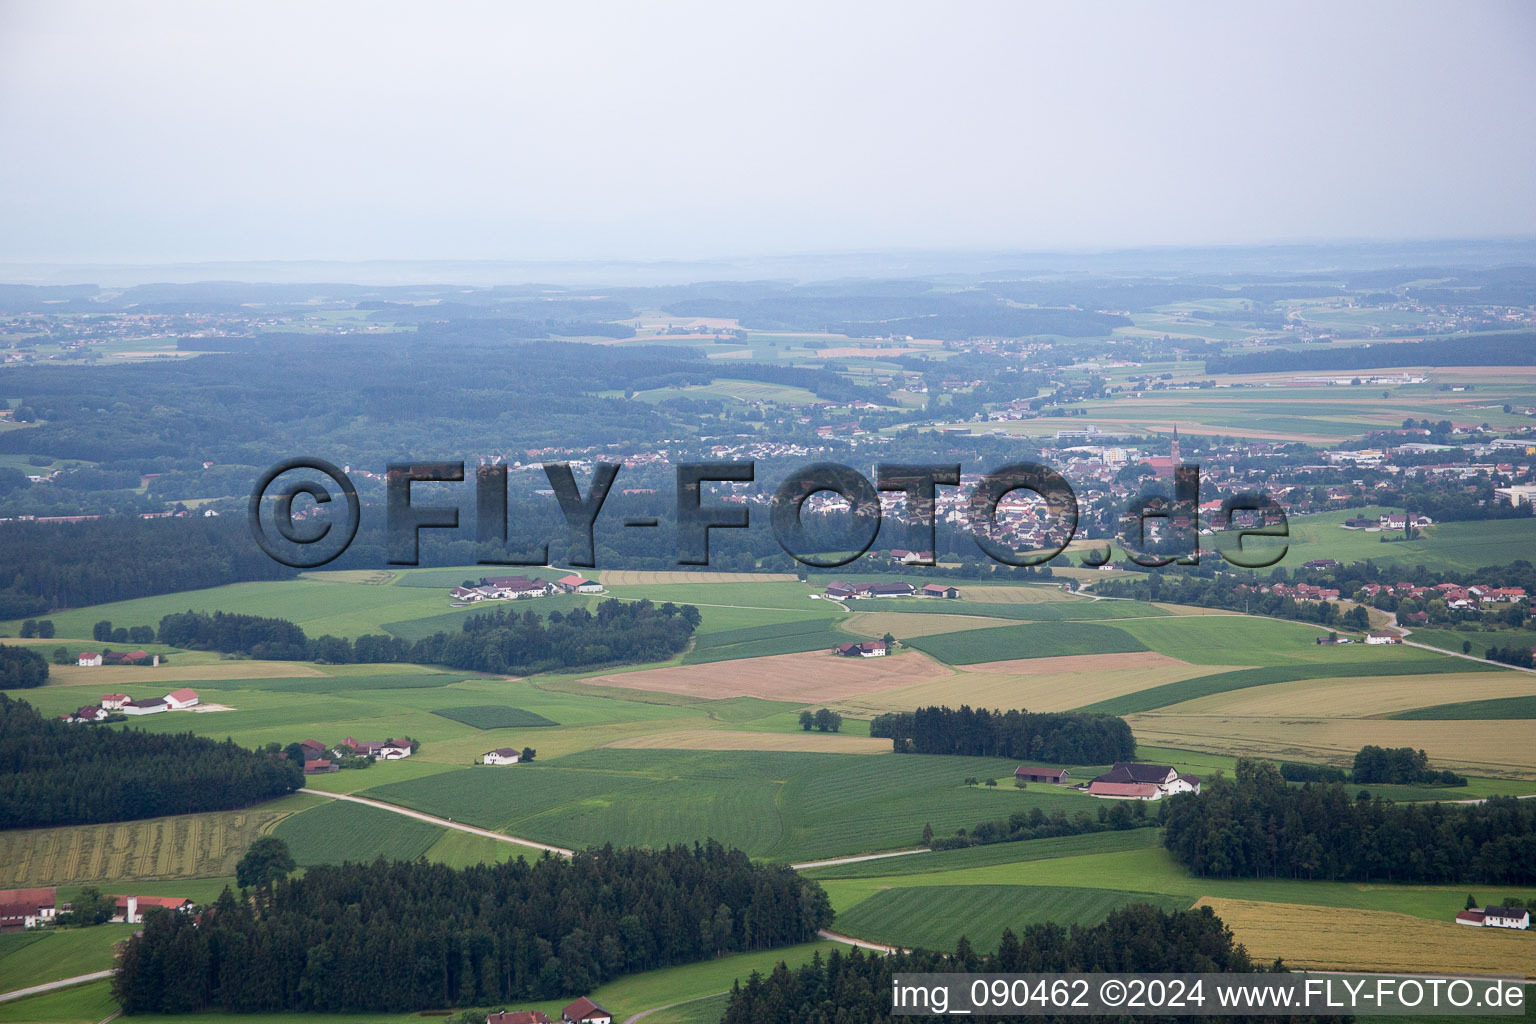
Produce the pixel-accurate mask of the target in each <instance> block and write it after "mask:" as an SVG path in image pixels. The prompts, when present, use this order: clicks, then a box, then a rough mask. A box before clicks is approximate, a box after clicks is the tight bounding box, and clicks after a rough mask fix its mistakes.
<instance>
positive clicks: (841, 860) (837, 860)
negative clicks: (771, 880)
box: [790, 846, 933, 871]
mask: <svg viewBox="0 0 1536 1024" xmlns="http://www.w3.org/2000/svg"><path fill="white" fill-rule="evenodd" d="M932 852H933V851H932V850H930V849H928V848H927V847H926V846H925V847H922V848H921V849H918V850H897V851H895V852H894V853H861V854H859V855H858V856H856V857H833V858H832V859H831V860H808V861H805V862H804V863H802V864H791V865H790V867H792V868H794V869H795V870H796V871H804V870H805V869H807V868H830V867H832V866H833V865H835V864H857V863H858V862H859V861H861V860H884V859H885V858H886V857H910V856H912V854H914V853H932Z"/></svg>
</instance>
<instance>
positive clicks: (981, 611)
mask: <svg viewBox="0 0 1536 1024" xmlns="http://www.w3.org/2000/svg"><path fill="white" fill-rule="evenodd" d="M978 589H982V590H995V591H1000V592H1001V591H1010V590H1024V588H1022V587H983V588H978ZM1025 592H1026V593H1027V591H1025ZM848 607H849V608H850V609H851V610H852V611H854V612H855V613H858V612H900V613H902V614H903V615H912V614H918V615H922V616H924V617H925V618H926V617H929V616H939V615H953V616H965V615H975V616H982V617H985V618H993V619H1019V620H1023V621H1026V622H1060V621H1072V620H1079V619H1087V620H1093V619H1134V618H1141V617H1144V616H1148V615H1163V614H1166V613H1165V612H1163V611H1161V610H1159V609H1157V608H1155V607H1153V606H1151V605H1146V604H1142V603H1140V602H1136V601H1086V600H1084V601H1077V600H1073V601H1019V602H1008V601H1002V600H997V601H982V600H974V599H970V598H969V596H967V599H966V600H964V601H939V600H934V599H931V598H927V599H925V598H911V597H891V598H881V597H867V598H863V599H861V600H858V601H851V602H849V604H848Z"/></svg>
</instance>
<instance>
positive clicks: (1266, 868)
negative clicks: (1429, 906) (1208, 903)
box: [1163, 758, 1536, 884]
mask: <svg viewBox="0 0 1536 1024" xmlns="http://www.w3.org/2000/svg"><path fill="white" fill-rule="evenodd" d="M1163 842H1164V844H1165V845H1166V846H1167V847H1168V850H1169V852H1170V853H1172V854H1173V857H1174V859H1175V860H1177V861H1179V862H1180V863H1181V864H1183V865H1184V866H1185V867H1187V868H1188V869H1189V870H1190V871H1192V872H1193V873H1195V874H1197V875H1213V876H1216V877H1223V878H1322V879H1330V880H1335V881H1351V882H1370V881H1385V882H1414V883H1429V884H1439V883H1445V882H1486V883H1491V884H1529V883H1531V882H1533V881H1536V802H1533V801H1529V800H1516V799H1515V798H1513V797H1490V798H1489V799H1488V800H1487V801H1485V802H1484V803H1481V804H1449V803H1432V804H1423V805H1421V804H1394V803H1391V802H1388V801H1383V800H1380V799H1371V798H1370V796H1369V794H1368V793H1366V792H1364V791H1361V792H1360V793H1359V794H1358V795H1355V796H1352V795H1351V794H1350V792H1349V790H1347V789H1346V788H1345V787H1344V786H1343V785H1342V784H1340V783H1337V782H1334V783H1309V784H1306V785H1303V786H1292V785H1289V784H1287V783H1286V781H1285V780H1284V779H1283V778H1282V777H1281V775H1280V772H1279V771H1278V770H1277V769H1276V768H1275V766H1274V765H1272V764H1270V763H1268V762H1266V761H1253V760H1250V759H1247V758H1240V759H1239V760H1238V762H1237V771H1236V777H1235V778H1234V779H1226V778H1214V779H1211V780H1208V781H1207V782H1206V784H1205V785H1204V786H1203V787H1202V788H1201V791H1200V793H1199V794H1186V795H1181V796H1176V797H1172V798H1170V799H1169V801H1168V807H1167V811H1166V830H1165V832H1164V834H1163Z"/></svg>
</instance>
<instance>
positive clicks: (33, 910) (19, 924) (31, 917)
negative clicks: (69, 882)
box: [0, 886, 58, 932]
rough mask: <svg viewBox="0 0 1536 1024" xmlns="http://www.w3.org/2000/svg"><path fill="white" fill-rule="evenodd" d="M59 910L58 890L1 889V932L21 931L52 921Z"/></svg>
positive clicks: (50, 887) (51, 888)
mask: <svg viewBox="0 0 1536 1024" xmlns="http://www.w3.org/2000/svg"><path fill="white" fill-rule="evenodd" d="M57 911H58V890H57V889H54V888H53V887H52V886H49V887H47V888H41V889H0V932H19V931H21V930H22V929H24V928H36V927H37V926H38V925H40V924H44V923H46V922H48V921H52V920H53V918H54V915H55V914H56V913H57Z"/></svg>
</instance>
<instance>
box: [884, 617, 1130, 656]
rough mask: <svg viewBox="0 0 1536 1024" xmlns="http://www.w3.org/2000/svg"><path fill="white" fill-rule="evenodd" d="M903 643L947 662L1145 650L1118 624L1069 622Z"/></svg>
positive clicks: (973, 631)
mask: <svg viewBox="0 0 1536 1024" xmlns="http://www.w3.org/2000/svg"><path fill="white" fill-rule="evenodd" d="M1015 607H1017V606H1015ZM903 642H904V643H905V644H906V645H907V646H908V647H915V648H917V649H918V650H920V651H923V652H924V653H926V654H930V655H932V656H933V657H935V658H938V659H939V660H940V661H942V662H945V663H946V664H949V665H976V664H980V663H982V662H988V661H1006V660H1009V659H1013V658H1054V657H1059V656H1062V655H1070V654H1118V653H1122V652H1127V651H1144V650H1146V649H1147V645H1146V644H1144V643H1142V642H1141V641H1140V640H1138V639H1137V638H1136V637H1135V636H1134V635H1132V634H1131V633H1130V632H1128V631H1126V630H1123V629H1121V628H1120V627H1118V626H1104V625H1099V624H1096V623H1087V622H1070V621H1065V622H1051V623H1044V622H1042V623H1027V624H1021V625H1018V626H992V627H989V628H987V629H966V630H961V631H959V632H955V633H935V634H933V635H931V636H920V637H913V638H911V639H909V640H905V641H903Z"/></svg>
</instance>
